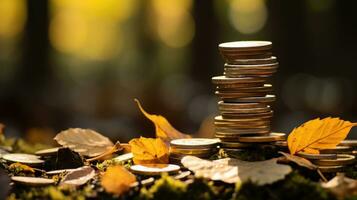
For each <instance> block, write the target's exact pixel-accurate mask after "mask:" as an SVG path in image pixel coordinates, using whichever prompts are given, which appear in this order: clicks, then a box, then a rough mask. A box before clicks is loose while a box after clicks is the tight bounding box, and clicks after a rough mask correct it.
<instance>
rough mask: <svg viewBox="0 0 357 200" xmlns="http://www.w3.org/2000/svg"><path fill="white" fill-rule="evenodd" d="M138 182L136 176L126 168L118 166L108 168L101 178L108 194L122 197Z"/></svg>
mask: <svg viewBox="0 0 357 200" xmlns="http://www.w3.org/2000/svg"><path fill="white" fill-rule="evenodd" d="M135 181H136V178H135V176H134V175H133V174H132V173H131V172H129V171H128V170H126V169H125V168H124V167H122V166H119V165H116V166H111V167H108V168H107V171H105V172H104V174H103V175H102V178H101V185H102V187H103V188H104V189H105V191H106V192H108V193H113V194H117V195H121V194H123V193H125V192H126V191H128V190H129V189H130V185H131V184H132V183H134V182H135Z"/></svg>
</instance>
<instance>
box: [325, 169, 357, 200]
mask: <svg viewBox="0 0 357 200" xmlns="http://www.w3.org/2000/svg"><path fill="white" fill-rule="evenodd" d="M321 186H322V187H323V188H327V189H329V190H331V192H332V193H334V194H335V195H336V196H337V198H338V199H345V198H346V197H348V196H352V195H356V194H357V180H355V179H351V178H348V177H345V176H344V174H337V176H335V177H334V178H333V179H331V180H330V181H329V182H327V183H321Z"/></svg>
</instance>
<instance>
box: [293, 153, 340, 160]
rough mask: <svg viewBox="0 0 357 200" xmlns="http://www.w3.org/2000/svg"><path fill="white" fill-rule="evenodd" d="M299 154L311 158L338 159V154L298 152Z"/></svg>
mask: <svg viewBox="0 0 357 200" xmlns="http://www.w3.org/2000/svg"><path fill="white" fill-rule="evenodd" d="M297 155H298V156H300V157H303V158H306V159H310V160H318V159H337V154H310V153H303V152H298V153H297Z"/></svg>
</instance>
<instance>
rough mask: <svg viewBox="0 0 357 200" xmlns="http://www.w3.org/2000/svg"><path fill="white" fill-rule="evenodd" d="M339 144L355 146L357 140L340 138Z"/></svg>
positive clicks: (356, 145)
mask: <svg viewBox="0 0 357 200" xmlns="http://www.w3.org/2000/svg"><path fill="white" fill-rule="evenodd" d="M338 145H340V146H349V147H357V140H342V141H341V142H340V144H338Z"/></svg>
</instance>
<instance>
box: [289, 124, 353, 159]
mask: <svg viewBox="0 0 357 200" xmlns="http://www.w3.org/2000/svg"><path fill="white" fill-rule="evenodd" d="M356 125H357V123H351V122H349V121H344V120H341V119H339V118H331V117H328V118H324V119H320V118H317V119H314V120H310V121H308V122H306V123H304V124H303V125H301V126H299V127H297V128H295V129H294V130H293V131H292V132H291V133H290V135H289V137H288V147H289V150H290V153H291V154H292V155H293V154H295V153H297V152H300V151H304V152H306V153H312V154H318V153H319V149H327V148H334V147H336V145H337V144H339V143H340V142H341V141H342V140H343V139H345V138H346V136H347V134H348V133H349V131H350V130H351V128H352V127H353V126H356Z"/></svg>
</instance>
